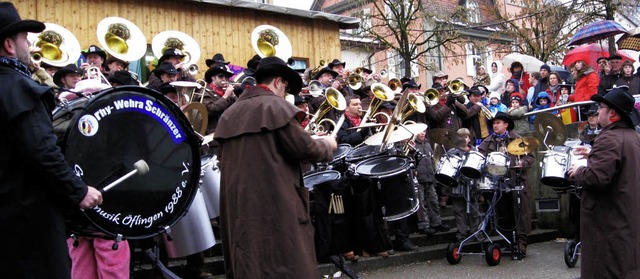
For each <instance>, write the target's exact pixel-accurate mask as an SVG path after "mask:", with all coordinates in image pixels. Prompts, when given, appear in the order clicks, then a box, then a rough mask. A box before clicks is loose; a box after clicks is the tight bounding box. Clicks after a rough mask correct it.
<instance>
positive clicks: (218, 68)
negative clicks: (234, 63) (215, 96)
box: [204, 63, 233, 83]
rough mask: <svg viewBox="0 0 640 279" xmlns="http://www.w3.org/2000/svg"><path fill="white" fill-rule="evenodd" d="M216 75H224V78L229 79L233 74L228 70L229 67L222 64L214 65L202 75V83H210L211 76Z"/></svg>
mask: <svg viewBox="0 0 640 279" xmlns="http://www.w3.org/2000/svg"><path fill="white" fill-rule="evenodd" d="M217 74H224V75H225V76H227V77H230V76H232V75H233V72H232V71H231V70H229V67H227V65H226V64H224V63H214V64H213V65H211V66H210V67H209V69H208V70H207V71H206V72H205V73H204V81H205V82H206V83H211V81H213V76H215V75H217Z"/></svg>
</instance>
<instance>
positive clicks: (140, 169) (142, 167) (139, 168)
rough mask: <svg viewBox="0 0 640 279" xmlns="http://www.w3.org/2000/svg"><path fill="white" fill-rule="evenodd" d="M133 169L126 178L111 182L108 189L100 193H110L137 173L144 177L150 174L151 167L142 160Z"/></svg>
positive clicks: (105, 188)
mask: <svg viewBox="0 0 640 279" xmlns="http://www.w3.org/2000/svg"><path fill="white" fill-rule="evenodd" d="M133 167H134V168H135V169H134V170H132V171H130V172H129V173H127V174H125V175H124V176H122V177H120V178H118V179H117V180H116V181H114V182H111V183H110V184H109V185H107V186H106V187H104V188H102V189H100V192H101V193H105V192H107V191H109V190H110V189H111V188H113V187H115V186H117V185H118V184H120V183H122V181H125V180H126V179H128V178H129V177H131V176H133V175H134V174H136V173H139V174H140V175H144V174H146V173H147V172H149V165H147V162H145V161H144V160H142V159H140V160H138V161H137V162H135V163H134V164H133Z"/></svg>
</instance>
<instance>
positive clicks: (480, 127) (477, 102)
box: [462, 86, 491, 146]
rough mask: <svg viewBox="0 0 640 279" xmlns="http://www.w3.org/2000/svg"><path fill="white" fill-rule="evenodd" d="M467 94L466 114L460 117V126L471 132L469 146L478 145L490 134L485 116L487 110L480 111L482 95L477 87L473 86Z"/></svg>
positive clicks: (486, 116) (487, 117)
mask: <svg viewBox="0 0 640 279" xmlns="http://www.w3.org/2000/svg"><path fill="white" fill-rule="evenodd" d="M467 93H468V94H469V103H468V104H466V105H465V107H466V108H467V113H466V114H465V115H462V118H463V120H462V126H463V127H464V128H467V129H469V130H470V131H471V144H473V145H474V146H477V145H479V144H480V143H481V142H482V141H483V140H484V139H485V138H486V137H488V136H489V135H490V134H491V127H490V126H489V123H488V121H487V120H488V119H489V118H490V117H491V116H488V115H487V110H484V109H482V106H484V105H483V104H482V94H483V92H482V91H481V89H480V87H479V86H473V87H471V88H469V90H467Z"/></svg>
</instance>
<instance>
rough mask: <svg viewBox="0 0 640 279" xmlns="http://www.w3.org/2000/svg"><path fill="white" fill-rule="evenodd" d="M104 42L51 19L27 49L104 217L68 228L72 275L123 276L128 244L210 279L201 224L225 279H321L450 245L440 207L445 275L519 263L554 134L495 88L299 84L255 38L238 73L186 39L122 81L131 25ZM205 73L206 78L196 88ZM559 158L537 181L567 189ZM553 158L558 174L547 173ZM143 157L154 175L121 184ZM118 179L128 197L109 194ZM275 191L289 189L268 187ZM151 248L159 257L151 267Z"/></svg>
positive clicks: (167, 42) (323, 70)
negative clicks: (470, 266)
mask: <svg viewBox="0 0 640 279" xmlns="http://www.w3.org/2000/svg"><path fill="white" fill-rule="evenodd" d="M34 30H35V29H34ZM97 34H98V36H97V37H98V38H97V39H98V43H99V45H90V46H89V47H88V48H86V49H84V50H81V48H80V44H79V42H78V40H77V39H76V38H75V36H74V35H73V34H72V33H71V32H70V31H69V30H67V29H65V28H64V27H62V26H59V25H56V24H53V23H45V24H44V29H43V30H42V31H41V32H36V33H29V35H28V39H29V41H30V42H31V49H30V57H31V59H30V61H29V62H30V63H29V65H28V66H29V70H30V71H31V72H33V79H34V80H36V81H37V82H38V83H40V84H45V85H49V86H53V87H55V89H56V94H55V100H56V109H55V110H53V114H52V118H53V130H54V131H55V133H56V136H57V137H58V145H59V147H60V149H61V150H62V152H64V154H65V157H66V160H67V161H68V162H69V164H70V166H71V167H72V168H73V171H74V173H75V174H76V175H77V176H79V177H81V178H82V179H83V181H85V182H86V183H88V184H91V185H96V186H97V188H98V189H102V195H104V204H101V203H97V202H96V203H95V204H92V207H86V208H84V210H83V211H78V210H75V211H74V214H68V215H69V217H67V218H66V220H65V223H66V225H67V227H68V232H69V234H68V239H67V246H68V249H69V254H70V257H71V260H72V269H71V275H72V276H73V277H74V278H76V277H77V278H94V277H93V276H97V277H101V278H102V277H105V278H128V276H129V274H130V270H129V268H130V262H131V260H132V258H131V257H132V255H135V253H132V251H134V250H135V247H138V248H142V249H148V251H150V253H149V257H150V258H152V259H153V260H154V261H155V262H157V264H158V267H159V270H160V271H159V272H163V273H165V274H170V271H168V270H167V269H166V268H164V266H163V264H164V265H166V264H167V262H168V261H167V258H168V257H170V258H179V257H186V258H187V268H188V270H189V272H190V275H189V276H191V277H193V278H212V275H211V274H210V273H208V272H207V271H206V270H205V269H204V254H203V251H205V250H207V249H209V248H211V247H212V246H213V245H215V244H216V239H215V238H214V237H213V236H214V230H212V224H213V227H214V228H215V227H217V228H219V231H220V232H221V234H222V235H221V236H220V235H216V236H218V239H220V238H222V240H223V246H224V252H225V261H226V262H225V264H226V268H227V272H228V275H230V276H234V275H236V276H238V277H243V276H250V275H251V272H253V271H256V270H257V271H259V270H260V269H259V268H258V269H255V270H254V269H253V268H255V267H256V266H263V265H264V266H267V267H273V266H277V265H278V264H282V265H284V266H287V267H288V270H287V271H285V272H282V271H280V270H269V271H268V273H269V274H271V275H274V276H276V275H280V276H284V277H287V275H290V274H306V275H309V274H314V275H317V274H316V273H317V272H315V271H314V269H315V260H319V261H324V262H334V263H335V264H336V266H339V267H341V268H343V270H344V272H345V273H347V274H351V271H350V270H348V269H347V268H345V267H344V265H343V264H341V263H342V262H343V261H344V260H348V261H356V260H358V259H359V257H362V256H365V255H377V256H382V257H387V256H389V255H390V254H393V253H394V251H411V250H416V249H417V246H416V245H414V244H413V243H411V241H410V239H409V234H410V233H411V232H413V231H418V232H420V233H423V234H426V235H433V234H435V233H437V232H447V231H449V230H450V228H449V226H448V225H447V224H445V223H443V222H442V219H441V216H440V208H441V207H443V206H447V205H449V204H450V205H452V207H453V210H454V214H455V225H456V229H457V235H456V236H457V241H458V242H456V243H452V244H450V245H449V246H448V248H447V254H446V259H447V260H448V261H449V262H450V263H452V264H456V263H458V262H460V259H461V255H463V254H465V253H468V252H467V251H466V250H465V249H464V248H465V245H466V244H468V243H469V242H470V241H475V240H478V241H485V240H486V239H488V238H489V237H491V236H492V234H494V233H495V234H497V235H499V237H500V238H501V239H502V240H504V241H505V242H506V243H507V244H508V246H509V247H507V249H502V248H501V247H500V246H499V245H498V244H496V243H494V242H491V244H490V245H488V246H487V247H486V249H485V253H486V260H487V263H489V265H496V264H498V263H499V262H500V257H501V253H502V252H508V253H510V254H511V256H512V258H513V259H522V258H524V257H525V256H526V255H527V253H526V252H527V236H528V234H530V233H531V215H532V212H531V205H530V199H529V196H528V191H529V190H530V186H529V184H530V182H529V181H528V179H529V175H528V172H529V170H530V169H531V168H532V167H533V166H534V163H535V156H534V154H535V153H536V151H537V149H538V146H540V145H541V144H545V145H546V144H547V143H548V141H547V137H549V139H550V140H551V141H553V137H554V136H555V137H556V139H557V137H558V131H553V129H552V127H549V129H548V130H546V131H545V129H546V128H542V129H543V131H542V132H544V133H546V134H545V139H544V141H543V142H542V143H541V142H540V140H538V139H537V138H534V137H528V136H527V135H520V134H519V133H518V132H516V131H514V128H516V124H514V120H513V118H512V117H511V116H510V115H511V114H510V113H505V112H498V111H494V110H492V108H491V106H485V104H484V102H486V100H485V98H486V97H487V95H488V94H489V93H490V92H489V89H487V87H486V86H489V85H490V84H492V83H493V81H494V80H493V79H492V80H491V81H489V79H488V75H486V76H487V77H486V79H482V80H480V79H479V80H478V82H476V84H474V85H473V86H469V85H467V84H465V82H464V81H463V80H462V79H452V80H449V77H448V75H446V74H445V73H443V72H439V73H436V74H434V75H433V86H432V88H428V89H426V90H422V84H418V83H417V82H416V80H415V79H414V78H412V77H409V76H407V77H402V78H401V79H398V78H392V79H388V80H387V78H388V74H387V71H386V70H384V69H383V70H382V71H379V72H378V73H376V72H374V71H372V70H371V69H368V68H366V67H363V66H357V67H352V66H351V65H348V63H347V62H346V61H340V60H339V59H332V60H331V61H329V60H328V59H327V60H321V61H320V63H319V65H318V66H316V67H310V68H309V69H306V71H304V73H298V72H295V71H294V70H293V69H292V68H291V67H290V66H289V65H287V64H286V62H287V61H288V60H289V59H290V58H291V55H292V49H291V43H290V42H289V39H288V38H287V36H286V34H284V33H283V32H282V31H281V30H279V29H278V28H276V27H274V26H271V25H260V26H257V27H256V28H254V29H253V31H252V32H251V43H252V47H253V49H254V50H255V52H256V55H254V56H253V57H251V58H250V59H249V60H248V62H247V67H246V68H243V69H242V71H240V72H238V71H232V69H230V67H229V64H230V62H229V61H227V60H226V59H225V58H224V56H223V54H222V53H216V54H214V55H213V56H212V58H211V59H206V66H207V67H208V68H207V69H206V70H204V71H201V70H200V69H199V68H198V66H197V65H198V62H199V60H200V57H201V54H202V52H203V50H202V49H201V48H200V46H199V44H198V42H197V41H196V40H195V39H193V38H192V37H191V36H189V35H188V34H185V33H183V32H180V31H175V30H168V31H163V32H160V33H158V34H157V35H156V36H154V37H153V39H152V43H151V48H152V52H153V55H154V56H155V57H157V58H158V59H157V64H155V66H152V67H151V68H152V69H150V70H151V71H150V74H149V76H148V78H147V77H146V76H140V75H139V74H137V73H134V72H132V71H130V69H129V66H131V64H130V63H134V62H135V61H138V60H139V59H142V58H143V56H145V55H146V52H147V51H146V42H147V39H146V38H145V37H144V35H143V33H142V31H141V30H140V29H139V28H138V27H137V26H136V25H135V24H133V23H132V22H130V21H128V20H126V19H124V18H119V17H108V18H105V19H103V20H102V21H100V23H99V24H98V26H97ZM81 57H82V58H81ZM78 61H82V63H81V64H80V65H79V66H78V65H77V64H78V63H79V62H78ZM347 66H349V67H347ZM496 67H497V65H496ZM200 72H203V79H196V76H198V75H200V74H201V73H200ZM140 74H145V71H141V72H140ZM141 77H142V78H141ZM142 80H145V81H146V83H145V84H142V82H141V81H142ZM385 80H386V82H385ZM143 85H144V87H143ZM271 93H273V94H271ZM273 95H275V96H277V97H278V98H274V96H273ZM490 97H491V95H490ZM516 97H517V96H516ZM510 98H511V97H510ZM496 99H499V96H498V97H496ZM522 99H524V98H523V97H519V99H517V100H516V99H509V101H517V102H518V103H519V102H520V101H522ZM284 100H287V102H288V103H290V104H288V103H286V102H284ZM498 102H499V101H498ZM494 105H499V103H497V104H494ZM517 107H518V106H516V108H517ZM496 109H497V108H496ZM509 112H511V110H509ZM538 118H539V119H543V120H538V122H536V123H539V122H541V121H547V122H545V123H549V122H553V121H555V120H544V118H545V116H543V115H539V116H538ZM294 120H295V121H294ZM589 124H590V125H591V126H589V129H594V130H597V129H598V128H597V127H596V126H597V125H595V124H596V123H595V122H594V123H591V121H590V123H589ZM534 125H535V124H534ZM554 125H555V124H553V125H551V126H553V127H556V126H554ZM538 126H539V125H538ZM557 129H559V128H557ZM594 133H597V132H594ZM591 139H592V137H591ZM557 145H561V143H558V144H557ZM245 149H246V150H245ZM568 154H569V151H566V150H563V151H560V150H558V149H554V150H549V151H548V152H547V153H545V155H544V157H545V160H544V162H545V163H544V165H543V170H544V171H543V174H542V175H543V179H546V180H545V181H550V182H548V184H553V185H562V186H567V185H568V184H570V182H568V181H567V180H566V178H565V173H566V171H567V170H568V167H569V164H568V163H567V162H566V161H571V160H573V159H574V158H571V157H570V156H571V155H568ZM252 156H259V157H260V158H261V160H262V161H261V162H258V163H255V162H253V161H255V160H254V158H253V157H252ZM558 156H560V157H562V158H563V159H565V162H564V163H558V160H553V159H555V158H557V157H558ZM138 159H144V160H145V161H146V163H145V164H148V166H147V171H148V173H147V174H137V175H134V176H133V177H132V178H129V176H127V175H125V173H127V172H128V171H131V169H132V167H131V166H132V165H135V164H133V162H137V161H138ZM576 160H577V159H576ZM143 162H144V161H143ZM276 163H277V164H276ZM136 164H137V163H136ZM274 164H276V165H274ZM301 165H304V168H302V169H301V167H300V166H301ZM555 167H557V168H561V169H562V171H560V172H559V173H558V172H554V169H553V168H555ZM136 168H137V167H135V166H134V169H136ZM239 168H250V169H242V170H241V169H239ZM147 171H145V173H146V172H147ZM246 171H249V172H248V173H247V172H246ZM125 176H126V177H125ZM299 176H300V177H299ZM118 177H121V179H118ZM301 180H302V181H303V183H302V184H303V185H300V181H301ZM114 181H118V183H121V184H120V185H118V186H113V189H112V190H111V189H110V188H109V189H108V190H109V192H107V191H106V190H105V189H104V188H102V187H103V186H104V185H106V184H109V183H114ZM543 182H544V181H543ZM254 184H255V185H254ZM272 184H273V185H272ZM280 184H287V186H289V184H294V185H296V186H297V187H296V191H295V192H291V191H285V190H282V189H280V188H278V187H275V186H274V185H280ZM545 184H547V183H545ZM256 185H257V186H256ZM252 186H256V187H255V188H252ZM272 186H274V187H273V188H270V187H272ZM256 188H259V189H256ZM288 190H291V189H288ZM566 190H567V189H566V188H565V189H563V191H566ZM309 193H310V194H311V198H310V201H309V200H308V199H309V198H308V196H307V195H309ZM233 195H237V196H233ZM239 195H243V196H242V197H240V196H239ZM254 195H255V196H254ZM241 201H243V202H246V203H248V204H240V203H241ZM300 201H302V203H300ZM307 211H309V212H310V216H308V214H309V213H308V212H307ZM261 214H262V215H261ZM277 214H283V215H286V216H287V217H286V218H284V217H282V216H273V215H277ZM289 216H296V217H298V219H295V218H289ZM281 217H282V218H281ZM308 217H311V218H310V219H309V220H307V219H305V218H308ZM260 218H262V219H260ZM278 218H281V219H285V220H277V219H278ZM265 220H268V221H265ZM476 228H477V230H476ZM253 230H255V231H253ZM259 230H263V231H262V235H259V233H260V232H256V231H259ZM216 231H217V229H216ZM276 234H277V236H276ZM252 237H257V239H252ZM273 239H277V241H279V243H278V244H281V245H283V246H284V248H283V249H292V250H293V249H298V250H299V251H288V252H293V253H292V254H291V255H292V256H289V258H286V259H273V262H274V263H271V262H269V263H262V262H261V261H266V259H261V258H260V257H261V256H265V255H269V254H270V253H271V252H273V251H271V250H273V249H278V247H275V246H269V245H273V243H271V242H270V241H273ZM130 242H131V244H130ZM301 245H302V246H304V247H300V246H301ZM158 246H164V247H165V248H163V249H164V250H166V253H165V252H162V253H160V254H158V253H157V252H158V249H157V247H158ZM154 252H156V253H154ZM298 252H301V253H304V254H302V255H298ZM310 254H313V255H311V257H310ZM314 257H315V258H314ZM336 257H338V259H336ZM269 264H273V265H271V266H270V265H269ZM278 272H281V273H278ZM89 274H91V275H89ZM283 274H284V275H283ZM350 276H351V275H350ZM97 277H96V278H97Z"/></svg>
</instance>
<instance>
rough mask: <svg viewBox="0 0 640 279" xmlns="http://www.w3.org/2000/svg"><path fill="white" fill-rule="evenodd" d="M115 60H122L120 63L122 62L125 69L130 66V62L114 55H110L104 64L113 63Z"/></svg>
mask: <svg viewBox="0 0 640 279" xmlns="http://www.w3.org/2000/svg"><path fill="white" fill-rule="evenodd" d="M113 62H120V63H122V65H123V66H124V68H125V69H126V68H127V67H129V62H127V61H124V60H120V59H118V58H115V57H113V56H111V57H109V58H108V59H107V61H106V62H104V64H105V65H109V64H111V63H113Z"/></svg>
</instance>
